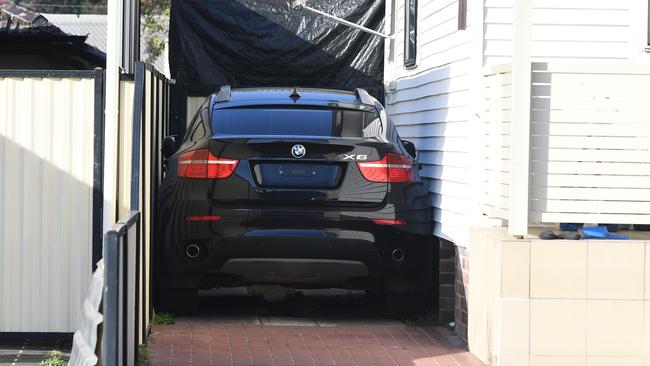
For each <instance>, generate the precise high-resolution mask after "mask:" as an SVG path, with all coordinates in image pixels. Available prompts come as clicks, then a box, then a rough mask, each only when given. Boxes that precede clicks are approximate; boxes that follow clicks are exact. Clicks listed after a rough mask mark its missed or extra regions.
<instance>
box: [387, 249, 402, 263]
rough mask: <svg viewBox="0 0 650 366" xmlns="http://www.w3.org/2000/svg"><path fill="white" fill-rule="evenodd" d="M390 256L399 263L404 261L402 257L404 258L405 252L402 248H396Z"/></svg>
mask: <svg viewBox="0 0 650 366" xmlns="http://www.w3.org/2000/svg"><path fill="white" fill-rule="evenodd" d="M390 256H391V258H392V259H393V262H395V263H401V262H404V259H406V252H405V251H404V249H402V248H396V249H395V250H393V252H392V253H391V254H390Z"/></svg>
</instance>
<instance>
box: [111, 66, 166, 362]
mask: <svg viewBox="0 0 650 366" xmlns="http://www.w3.org/2000/svg"><path fill="white" fill-rule="evenodd" d="M125 85H126V86H127V88H125V90H126V91H127V93H128V94H126V95H129V94H130V95H132V96H133V103H132V104H131V103H130V102H126V101H124V103H120V104H121V105H122V107H121V113H122V115H123V117H126V116H130V117H131V118H123V119H122V122H123V123H121V126H120V145H121V146H120V149H119V151H120V161H121V163H120V176H121V177H123V179H121V180H120V184H119V185H118V190H119V193H118V196H119V197H120V202H121V203H120V206H121V207H122V209H123V208H124V206H125V205H127V204H126V202H127V201H128V207H129V211H130V212H129V213H128V214H127V215H121V217H123V219H122V220H120V222H118V223H117V224H116V226H115V227H114V228H113V230H111V231H109V232H108V233H107V234H106V241H105V246H104V259H105V276H106V277H105V281H104V284H105V290H104V316H105V319H104V335H103V347H102V349H103V352H104V353H103V355H102V364H104V365H133V364H134V362H135V361H136V360H137V351H138V348H137V347H138V346H139V345H142V344H144V343H145V342H146V338H147V335H148V331H149V324H150V319H151V315H152V310H153V308H152V301H151V300H152V297H151V295H152V291H151V289H152V269H153V268H152V257H153V253H152V245H151V243H153V242H155V240H156V237H155V235H156V232H155V230H154V229H155V218H156V217H157V207H158V206H157V200H156V197H157V195H158V187H159V185H160V181H161V178H162V172H161V166H162V156H161V154H160V148H161V146H162V140H163V139H164V137H165V136H167V135H168V132H169V92H170V86H171V83H170V81H169V80H168V79H166V78H165V77H164V76H163V75H161V74H160V73H159V72H157V71H156V70H155V69H154V68H153V67H152V66H150V65H146V64H143V63H141V62H138V63H136V65H135V75H134V80H133V82H126V84H125ZM129 106H131V107H130V109H129Z"/></svg>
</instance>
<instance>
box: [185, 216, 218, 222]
mask: <svg viewBox="0 0 650 366" xmlns="http://www.w3.org/2000/svg"><path fill="white" fill-rule="evenodd" d="M219 220H221V216H219V215H204V216H186V217H185V221H219Z"/></svg>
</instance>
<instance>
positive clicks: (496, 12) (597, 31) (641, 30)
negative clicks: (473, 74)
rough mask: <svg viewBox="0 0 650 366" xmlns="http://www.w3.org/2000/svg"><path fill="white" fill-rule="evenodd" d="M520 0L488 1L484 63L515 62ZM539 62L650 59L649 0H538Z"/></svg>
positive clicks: (535, 35) (535, 49)
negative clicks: (648, 48) (649, 37)
mask: <svg viewBox="0 0 650 366" xmlns="http://www.w3.org/2000/svg"><path fill="white" fill-rule="evenodd" d="M514 2H515V0H485V2H484V4H485V33H484V44H485V48H484V51H483V55H484V64H485V65H496V64H500V63H505V62H510V60H511V58H512V50H513V48H512V47H513V44H512V32H513V20H514V9H513V7H514ZM532 6H533V11H532V23H533V24H532V43H531V48H532V57H533V61H562V62H567V61H568V62H616V61H624V60H638V59H645V60H647V55H646V54H645V52H644V48H645V46H646V45H647V44H646V39H645V38H646V34H647V31H646V27H647V17H646V16H645V15H644V14H647V1H645V0H620V1H611V0H571V1H563V0H533V1H532Z"/></svg>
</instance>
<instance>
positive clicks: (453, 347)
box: [149, 319, 483, 366]
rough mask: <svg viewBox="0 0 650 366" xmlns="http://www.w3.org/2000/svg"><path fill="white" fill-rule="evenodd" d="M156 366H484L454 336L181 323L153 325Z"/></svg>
mask: <svg viewBox="0 0 650 366" xmlns="http://www.w3.org/2000/svg"><path fill="white" fill-rule="evenodd" d="M149 348H150V350H151V353H152V357H151V360H152V365H154V366H162V365H200V366H203V365H205V366H209V365H215V366H216V365H219V366H221V365H226V366H227V365H230V366H237V365H242V366H265V365H268V366H285V365H286V366H289V365H292V366H303V365H305V366H308V365H312V366H321V365H337V366H348V365H349V366H366V365H368V366H370V365H372V366H384V365H390V366H396V365H398V366H401V365H416V366H428V365H432V366H433V365H435V366H444V365H454V366H482V365H483V364H482V363H481V362H480V361H479V360H478V359H477V358H475V357H474V356H473V355H472V354H471V353H469V352H468V351H467V350H466V348H465V346H464V344H463V343H462V342H460V341H459V340H458V339H456V338H455V336H454V335H453V334H451V333H450V332H449V331H447V330H445V329H442V328H437V327H406V326H399V325H382V324H377V325H337V326H322V327H321V326H314V325H311V326H304V325H300V326H295V325H268V324H262V325H260V324H246V323H232V322H208V321H201V320H196V319H194V320H189V319H179V321H178V322H177V323H176V324H172V325H153V329H152V334H151V337H150V347H149Z"/></svg>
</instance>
